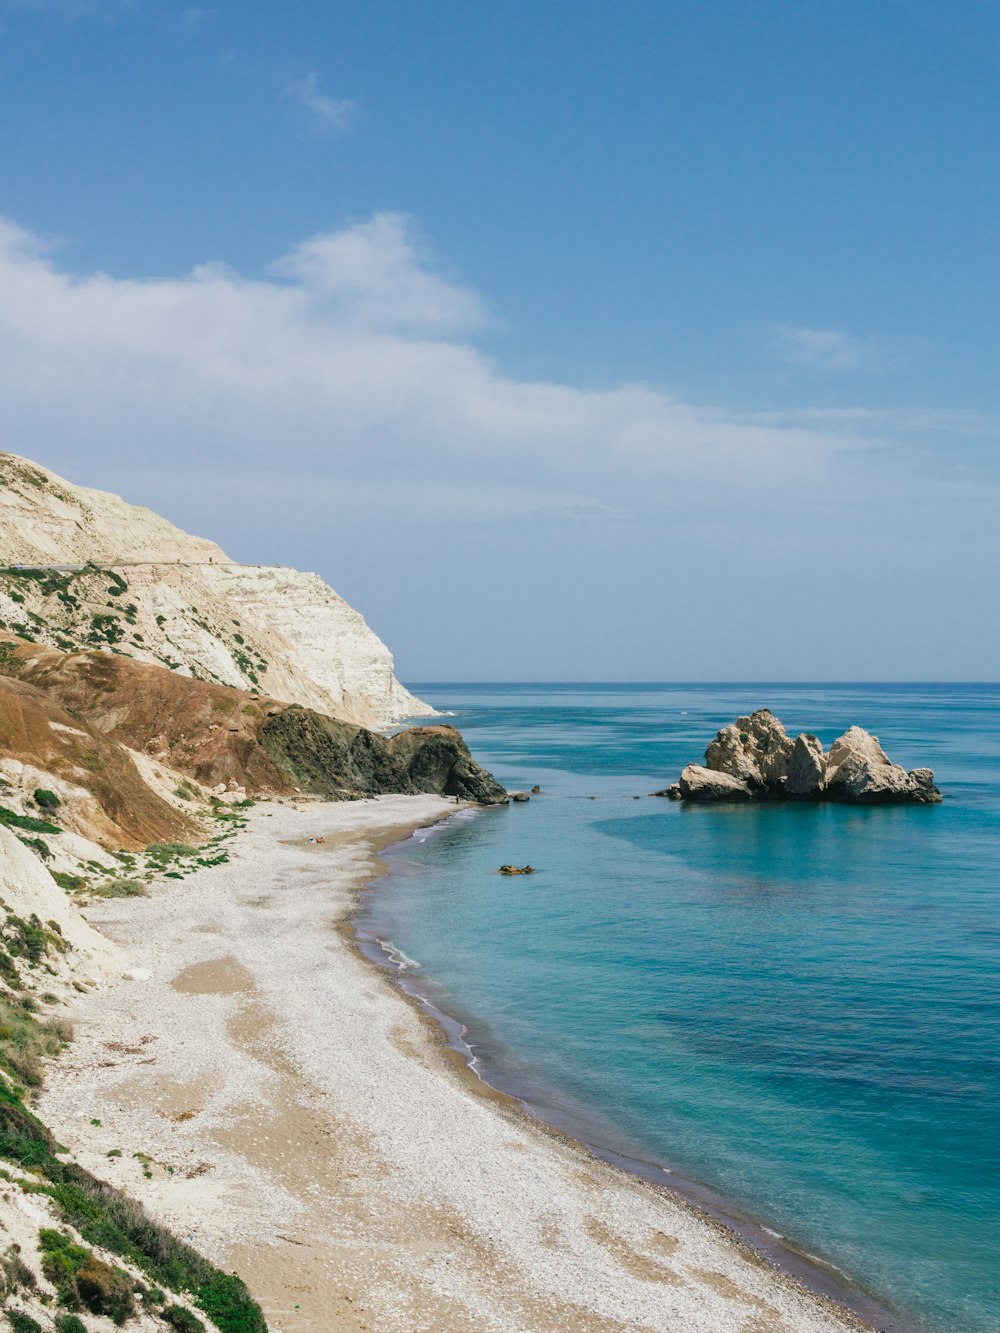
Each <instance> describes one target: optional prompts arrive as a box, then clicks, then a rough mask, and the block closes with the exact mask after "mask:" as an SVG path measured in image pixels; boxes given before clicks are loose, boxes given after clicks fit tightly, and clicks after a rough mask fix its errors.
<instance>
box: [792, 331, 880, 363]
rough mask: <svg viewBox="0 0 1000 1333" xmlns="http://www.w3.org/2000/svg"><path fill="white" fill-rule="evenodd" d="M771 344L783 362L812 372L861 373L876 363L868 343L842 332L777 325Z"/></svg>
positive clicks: (873, 348) (876, 358) (873, 349)
mask: <svg viewBox="0 0 1000 1333" xmlns="http://www.w3.org/2000/svg"><path fill="white" fill-rule="evenodd" d="M773 339H774V345H775V348H776V350H777V352H778V354H779V355H780V356H782V357H784V359H785V360H786V361H790V362H792V363H793V364H794V365H798V366H809V367H811V368H812V369H813V370H831V371H836V370H864V369H871V368H872V367H873V366H874V365H876V364H877V362H878V359H879V357H878V352H877V349H876V348H875V346H874V345H873V344H871V343H868V342H864V341H862V340H861V339H860V338H854V337H852V336H851V335H850V334H849V333H844V332H843V331H842V330H841V329H811V328H804V327H796V326H793V325H788V324H779V325H778V327H777V328H776V329H774V330H773Z"/></svg>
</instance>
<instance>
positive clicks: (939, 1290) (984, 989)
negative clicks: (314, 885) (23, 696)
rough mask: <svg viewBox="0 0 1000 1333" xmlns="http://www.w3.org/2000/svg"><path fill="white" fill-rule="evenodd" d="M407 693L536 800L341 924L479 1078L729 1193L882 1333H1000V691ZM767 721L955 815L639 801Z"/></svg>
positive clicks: (469, 827)
mask: <svg viewBox="0 0 1000 1333" xmlns="http://www.w3.org/2000/svg"><path fill="white" fill-rule="evenodd" d="M416 689H417V692H418V693H419V694H420V695H421V697H422V698H424V699H427V700H428V701H429V702H431V703H433V704H434V705H435V706H436V707H438V708H442V709H451V710H454V713H455V717H454V719H453V721H454V723H455V725H457V726H458V727H460V728H461V730H462V731H463V733H464V734H465V737H466V739H467V741H468V742H469V744H470V746H471V748H472V750H473V752H474V753H475V755H476V757H477V758H478V759H479V760H480V761H481V762H482V763H484V764H486V765H487V766H488V767H489V768H491V769H492V770H493V771H494V772H495V773H496V775H497V777H498V778H499V779H500V781H501V782H503V783H504V784H505V785H506V786H508V787H510V788H514V789H516V788H528V787H531V786H532V785H533V784H535V783H540V784H541V786H542V788H543V794H542V795H541V796H538V797H533V798H532V800H531V802H530V804H529V805H515V806H511V807H510V808H509V809H501V810H495V811H486V812H483V813H478V814H474V815H460V816H458V817H457V818H456V819H455V820H453V821H452V822H451V823H450V824H449V825H447V826H445V827H443V828H441V829H438V830H434V831H431V832H429V833H423V834H420V835H418V837H417V838H416V839H413V840H410V841H409V842H407V843H406V844H403V845H402V847H400V848H399V849H398V850H397V852H396V853H395V854H394V857H393V861H392V864H393V873H392V874H391V875H390V876H389V877H388V878H387V879H385V880H383V881H381V882H380V884H379V885H378V887H377V888H376V890H375V891H374V892H373V893H372V894H371V895H370V898H369V904H368V908H367V911H366V915H365V917H364V918H363V920H362V923H361V924H362V929H363V930H365V931H369V932H370V933H371V934H373V935H374V936H377V937H378V938H380V939H383V940H388V941H391V942H392V944H393V945H394V946H395V947H396V948H397V949H399V950H400V951H402V953H403V954H404V955H405V956H406V957H407V958H408V959H410V960H413V961H414V962H415V963H417V964H419V967H418V968H417V969H414V970H413V971H412V976H413V977H414V978H415V979H417V980H418V982H419V985H420V986H421V987H422V988H423V989H424V991H425V993H426V994H427V995H429V996H430V997H431V998H432V999H433V1000H434V1002H435V1003H436V1004H437V1005H439V1007H440V1008H441V1009H443V1010H444V1011H446V1012H447V1013H449V1014H451V1015H454V1016H455V1017H457V1018H459V1019H460V1020H461V1021H462V1022H464V1023H465V1024H466V1025H467V1027H468V1039H469V1041H470V1044H471V1045H472V1048H473V1050H474V1051H475V1054H476V1057H477V1059H478V1061H479V1063H480V1065H481V1067H482V1069H483V1072H484V1073H485V1074H486V1075H487V1077H492V1078H493V1079H494V1081H497V1082H499V1083H500V1084H501V1086H506V1087H509V1088H515V1089H517V1090H518V1091H519V1092H520V1093H521V1094H522V1095H523V1096H524V1097H525V1099H526V1100H527V1102H528V1103H529V1104H530V1105H532V1106H533V1107H535V1108H537V1109H538V1110H539V1113H540V1114H542V1115H543V1116H548V1117H551V1118H553V1119H556V1120H559V1121H561V1122H562V1123H564V1124H567V1125H568V1126H570V1127H571V1128H574V1129H576V1130H578V1131H579V1132H580V1133H581V1135H582V1136H583V1137H585V1138H586V1139H587V1140H588V1141H589V1142H591V1143H599V1144H601V1145H602V1146H604V1147H606V1148H609V1149H613V1150H617V1151H620V1152H622V1153H625V1154H628V1155H631V1156H634V1157H641V1158H644V1159H646V1160H647V1161H650V1162H653V1163H660V1164H663V1165H664V1166H666V1167H669V1168H672V1169H673V1170H674V1171H676V1172H677V1173H678V1174H679V1175H681V1176H684V1177H686V1178H688V1179H690V1180H691V1181H694V1182H700V1183H702V1184H704V1185H705V1186H707V1187H709V1188H710V1189H712V1190H714V1191H717V1192H718V1193H719V1194H720V1195H722V1196H723V1197H724V1198H725V1199H727V1200H729V1201H731V1202H732V1205H733V1206H734V1208H735V1209H736V1210H737V1211H738V1212H740V1213H742V1214H743V1215H745V1216H749V1217H753V1218H756V1219H759V1220H760V1221H761V1222H762V1223H764V1224H765V1225H766V1226H767V1227H769V1228H771V1229H773V1230H774V1231H776V1232H779V1233H780V1234H781V1235H783V1236H784V1237H787V1238H788V1239H789V1240H790V1241H791V1242H792V1243H793V1244H795V1245H797V1246H800V1247H801V1248H802V1249H804V1250H805V1251H807V1252H808V1253H810V1254H812V1255H815V1256H818V1257H819V1258H821V1259H823V1260H824V1261H826V1262H827V1263H830V1264H832V1265H834V1266H836V1267H837V1268H839V1269H841V1270H843V1271H844V1272H845V1273H846V1274H849V1275H850V1277H851V1278H852V1279H854V1280H855V1281H856V1282H858V1283H859V1284H861V1285H862V1286H863V1287H865V1288H867V1289H868V1290H869V1291H871V1292H873V1293H875V1294H876V1295H877V1296H879V1297H880V1298H882V1299H883V1300H885V1301H888V1302H890V1303H891V1304H892V1305H893V1306H894V1307H896V1309H898V1310H899V1311H900V1312H901V1317H900V1319H899V1321H898V1322H896V1321H893V1322H894V1323H895V1326H897V1327H900V1328H912V1329H920V1330H924V1329H932V1330H935V1331H936V1333H985V1330H991V1331H994V1333H995V1330H998V1329H1000V1258H998V1254H997V1242H998V1237H1000V1163H998V1152H1000V1133H998V1131H1000V987H998V975H1000V969H998V963H1000V686H976V685H960V686H951V685H901V686H886V685H856V686H825V685H815V686H813V685H803V686H788V685H780V686H762V685H747V686H739V685H725V686H703V685H696V686H686V685H649V686H639V685H630V686H606V685H600V686H579V685H544V686H539V685H519V686H511V685H503V686H488V685H423V686H417V687H416ZM755 707H770V708H771V709H773V711H774V712H776V713H777V714H778V716H780V717H781V718H782V720H783V721H784V722H785V724H786V726H787V727H788V729H789V731H798V730H805V731H814V732H816V733H817V734H818V735H819V736H820V738H821V739H822V740H823V741H824V743H825V744H826V745H829V743H830V742H831V741H832V740H833V739H834V737H835V736H837V735H839V733H840V732H841V731H843V730H844V729H845V728H846V727H847V726H849V725H850V724H852V723H858V724H859V725H861V726H864V727H866V728H868V729H869V730H870V731H873V732H875V733H876V734H877V735H878V736H879V737H880V739H881V740H882V743H883V745H884V746H885V748H886V749H887V751H888V752H889V754H890V756H891V757H892V758H893V759H895V760H897V761H898V762H901V763H902V764H903V765H904V766H905V767H908V768H912V767H917V766H929V767H932V768H933V769H934V770H935V774H936V776H937V780H938V784H939V786H940V787H941V789H942V791H943V792H944V795H945V801H944V803H943V804H942V805H940V806H930V807H927V806H925V807H919V806H915V807H898V808H891V807H890V808H883V809H850V808H847V807H837V806H811V805H787V806H762V807H739V806H732V807H716V808H708V807H701V808H697V807H695V808H682V807H681V806H679V805H676V804H674V803H673V802H669V801H665V800H662V799H651V798H649V797H648V796H647V795H646V794H647V793H648V792H650V791H652V790H653V789H654V788H658V787H663V786H665V785H666V784H667V782H668V781H673V780H674V779H675V778H676V775H677V773H678V772H679V771H680V769H681V767H682V766H683V765H684V764H685V763H687V762H689V761H691V760H694V759H700V758H701V757H702V754H703V752H704V748H705V745H706V743H707V741H708V740H709V739H710V738H711V737H712V735H713V734H714V733H715V731H716V730H717V728H718V727H720V726H722V725H723V724H724V723H725V722H728V721H731V720H733V719H734V718H735V717H736V716H737V714H739V713H742V712H748V711H751V710H752V709H753V708H755ZM636 796H641V797H642V799H641V800H635V799H633V798H634V797H636ZM592 798H595V799H592ZM508 861H513V862H517V863H518V864H523V863H525V862H530V863H531V864H532V865H534V866H536V867H538V871H539V873H538V874H536V875H533V876H525V877H522V878H513V879H507V878H501V877H499V876H498V875H497V873H496V871H497V867H498V866H499V865H500V864H501V863H503V862H508Z"/></svg>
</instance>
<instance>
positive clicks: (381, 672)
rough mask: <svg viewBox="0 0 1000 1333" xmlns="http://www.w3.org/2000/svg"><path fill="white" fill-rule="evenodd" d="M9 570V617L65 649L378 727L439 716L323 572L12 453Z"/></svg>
mask: <svg viewBox="0 0 1000 1333" xmlns="http://www.w3.org/2000/svg"><path fill="white" fill-rule="evenodd" d="M0 565H3V566H5V567H6V569H7V572H4V571H2V570H0V622H2V623H3V625H4V627H6V628H10V629H12V630H13V631H14V632H16V633H22V634H23V635H25V636H26V637H30V638H33V639H35V640H37V641H39V642H43V643H48V644H51V645H52V646H53V647H56V648H61V649H63V651H71V650H74V649H84V648H85V649H91V650H92V649H94V648H98V649H104V650H106V651H115V652H120V653H126V654H127V655H129V656H130V657H135V658H138V659H140V660H142V661H146V662H153V663H157V664H159V665H162V666H167V667H170V668H171V669H172V670H175V671H178V672H179V673H181V674H182V675H189V676H195V677H198V678H199V679H203V680H213V681H217V682H219V683H221V684H224V685H234V686H236V687H238V688H240V689H250V690H259V691H260V692H261V693H263V694H266V695H268V696H270V697H271V698H275V699H281V700H284V701H287V702H288V703H298V704H303V705H304V706H306V707H310V708H315V709H316V710H317V711H319V712H323V713H328V714H331V715H333V716H335V717H340V718H343V719H345V720H347V721H350V722H356V723H360V724H361V725H364V726H369V727H371V726H381V725H385V724H387V723H390V722H395V721H397V720H399V719H400V718H403V717H408V716H415V715H425V716H426V715H430V714H431V713H432V712H433V710H432V709H430V708H429V707H428V706H427V705H426V704H424V703H422V702H421V701H420V700H419V699H417V698H415V697H414V696H413V695H412V694H410V693H409V691H407V690H406V689H405V688H404V687H403V686H402V685H401V684H400V683H399V681H398V680H396V678H395V675H394V673H393V660H392V654H391V653H390V652H389V650H388V648H387V647H386V646H385V644H384V643H383V642H382V641H381V639H379V638H378V636H377V635H376V634H375V633H374V632H373V631H372V630H371V629H370V628H369V627H368V625H367V624H366V623H365V620H364V617H363V616H361V615H360V614H359V612H357V611H355V610H354V608H353V607H351V606H349V605H348V603H347V602H345V601H344V599H343V598H342V597H339V596H338V595H337V593H335V592H334V591H333V589H332V588H330V587H329V586H328V585H327V584H326V583H325V582H324V581H323V579H322V578H320V576H319V575H318V574H304V573H300V572H299V571H298V570H294V569H286V568H283V567H279V566H269V565H239V564H236V563H235V562H233V561H232V560H230V559H229V557H228V556H227V555H226V553H225V552H224V551H223V550H222V549H221V547H219V546H217V545H216V544H215V543H214V542H211V541H207V540H205V539H203V538H200V537H192V536H190V535H189V534H188V533H186V532H182V531H181V530H180V529H179V528H176V527H174V525H173V524H172V523H170V522H168V521H167V520H166V519H165V518H162V517H160V515H158V514H155V513H153V512H152V510H149V509H145V508H142V507H140V506H137V505H131V504H128V503H127V502H126V501H124V500H122V499H121V498H120V497H119V496H117V495H111V494H108V493H106V492H104V491H97V490H91V489H89V488H87V487H82V486H74V485H72V484H71V483H70V482H67V481H64V480H63V479H62V478H60V477H57V476H55V475H54V474H53V473H51V472H49V471H47V470H46V469H44V468H42V467H39V466H38V464H36V463H32V462H29V461H28V460H26V459H23V458H19V457H18V456H17V455H16V454H10V453H0ZM16 566H25V567H30V568H32V569H35V570H43V571H44V570H46V569H51V571H52V572H51V574H45V573H42V574H40V575H36V576H34V577H25V574H24V571H23V570H22V571H17V570H16V569H14V567H16Z"/></svg>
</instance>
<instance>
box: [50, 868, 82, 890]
mask: <svg viewBox="0 0 1000 1333" xmlns="http://www.w3.org/2000/svg"><path fill="white" fill-rule="evenodd" d="M49 874H50V875H51V876H52V878H53V879H54V880H55V882H56V883H57V884H58V885H59V887H60V888H61V889H82V888H83V886H84V885H85V884H86V882H87V881H86V880H85V879H84V878H83V876H82V875H70V874H69V873H68V872H67V871H65V870H50V871H49Z"/></svg>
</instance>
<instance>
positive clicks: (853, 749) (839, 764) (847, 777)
mask: <svg viewBox="0 0 1000 1333" xmlns="http://www.w3.org/2000/svg"><path fill="white" fill-rule="evenodd" d="M826 788H827V794H828V796H829V798H830V799H831V800H834V801H851V802H855V803H857V804H864V805H889V804H894V803H897V802H903V801H912V802H917V803H933V802H936V801H939V800H940V799H941V793H940V792H939V791H938V789H937V788H936V787H935V786H934V774H933V773H932V772H931V770H930V769H929V768H915V769H913V771H912V772H910V773H907V772H906V770H905V769H904V768H901V767H900V765H899V764H894V763H893V762H892V761H891V760H890V758H889V756H888V755H887V754H886V752H885V751H884V750H883V749H882V746H881V745H880V744H879V741H878V737H877V736H871V735H869V734H868V732H867V731H865V730H863V729H862V728H861V727H850V728H849V729H848V730H847V731H845V732H844V734H843V736H840V737H838V739H837V740H835V741H834V743H833V745H832V746H831V747H830V754H829V757H828V759H827V777H826Z"/></svg>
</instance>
